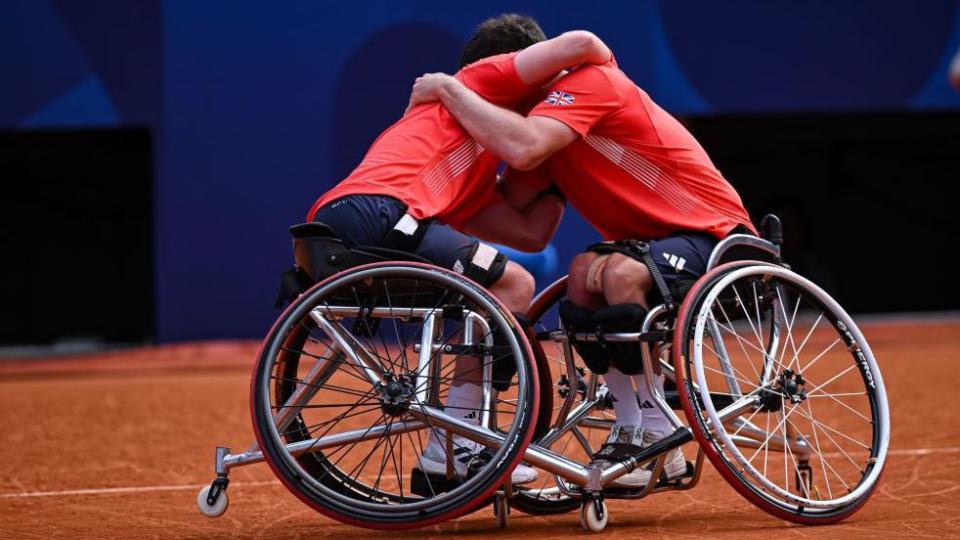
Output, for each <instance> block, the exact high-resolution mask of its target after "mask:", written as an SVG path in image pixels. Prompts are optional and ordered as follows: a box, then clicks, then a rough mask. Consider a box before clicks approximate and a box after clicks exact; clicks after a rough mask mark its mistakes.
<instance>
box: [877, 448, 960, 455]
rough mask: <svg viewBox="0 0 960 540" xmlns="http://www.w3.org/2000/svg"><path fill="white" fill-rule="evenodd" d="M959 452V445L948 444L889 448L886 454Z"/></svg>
mask: <svg viewBox="0 0 960 540" xmlns="http://www.w3.org/2000/svg"><path fill="white" fill-rule="evenodd" d="M957 452H960V446H949V447H945V448H913V449H903V450H890V451H889V452H887V455H888V456H928V455H930V454H955V453H957Z"/></svg>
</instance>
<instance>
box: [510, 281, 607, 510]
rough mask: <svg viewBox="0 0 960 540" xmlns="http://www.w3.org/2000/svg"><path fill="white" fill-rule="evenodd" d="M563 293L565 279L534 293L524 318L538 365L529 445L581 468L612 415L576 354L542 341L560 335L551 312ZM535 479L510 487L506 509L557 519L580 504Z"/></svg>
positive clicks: (555, 483)
mask: <svg viewBox="0 0 960 540" xmlns="http://www.w3.org/2000/svg"><path fill="white" fill-rule="evenodd" d="M566 291H567V288H566V278H562V279H560V280H558V281H557V282H555V283H554V284H552V285H551V286H549V287H548V288H547V289H545V290H544V291H543V292H542V293H540V295H538V296H537V297H536V298H535V299H534V301H533V303H532V304H531V306H530V309H529V310H528V312H527V318H528V319H529V320H530V324H531V327H532V329H533V331H534V333H535V334H536V339H534V340H533V341H532V342H531V347H532V349H533V351H534V354H535V356H536V357H537V358H538V361H539V362H538V364H537V368H538V373H539V375H540V394H541V397H540V415H539V419H538V424H540V429H538V430H537V432H536V435H535V438H534V441H533V443H532V444H536V445H538V446H542V447H544V448H547V449H549V450H551V451H552V452H555V453H558V454H561V455H563V456H565V457H567V458H569V459H572V460H574V461H577V462H579V463H584V464H586V463H588V462H589V461H590V460H591V458H592V455H593V453H594V452H596V451H597V450H599V449H600V446H601V445H602V444H603V443H604V442H605V441H606V437H607V434H608V433H609V431H610V427H611V426H612V425H613V420H614V414H613V410H612V409H610V408H608V407H609V405H610V404H609V403H607V402H606V400H605V399H602V398H603V396H604V395H605V388H604V387H603V385H602V384H601V383H599V382H597V381H595V380H593V378H592V377H591V376H590V373H589V371H588V370H587V369H586V366H585V365H584V363H583V361H582V360H581V359H580V357H579V356H578V355H577V354H576V352H575V351H573V350H572V349H569V350H566V351H565V348H564V346H563V345H562V344H561V343H558V342H554V341H551V340H550V339H549V337H548V336H549V334H550V333H551V332H556V331H559V330H560V329H561V325H560V319H559V314H558V313H557V306H558V304H559V303H560V300H561V299H562V298H563V296H564V295H565V294H566ZM591 385H595V388H593V393H594V394H597V395H599V396H600V398H601V399H598V400H596V402H595V403H594V402H592V401H590V400H589V399H588V394H589V393H590V390H591V389H590V388H589V386H591ZM544 396H547V397H549V399H546V398H545V397H544ZM571 415H576V419H575V420H574V421H573V422H571V423H570V424H567V425H565V424H566V422H565V421H566V420H567V419H571ZM538 473H539V474H538V478H537V480H536V481H535V482H533V483H530V484H525V485H523V486H517V487H516V489H515V491H514V496H513V499H512V500H511V506H512V507H514V508H516V509H518V510H520V511H522V512H525V513H527V514H533V515H547V514H561V513H566V512H573V511H575V510H577V509H579V508H580V506H581V501H580V498H579V497H576V496H570V495H568V494H567V493H566V492H565V491H564V490H563V489H561V488H560V485H559V483H560V482H562V479H559V478H557V477H555V476H554V475H553V474H551V473H549V472H547V471H544V470H538Z"/></svg>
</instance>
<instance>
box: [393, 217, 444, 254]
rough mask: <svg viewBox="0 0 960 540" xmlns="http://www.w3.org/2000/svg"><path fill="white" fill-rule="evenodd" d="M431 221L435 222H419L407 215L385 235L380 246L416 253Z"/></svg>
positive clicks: (427, 220) (426, 220) (428, 220)
mask: <svg viewBox="0 0 960 540" xmlns="http://www.w3.org/2000/svg"><path fill="white" fill-rule="evenodd" d="M431 221H433V220H430V219H425V220H417V219H416V218H414V217H413V216H411V215H410V214H406V213H405V214H403V215H402V216H400V219H398V220H397V222H396V223H394V225H393V228H391V229H390V230H389V231H387V233H386V234H384V235H383V238H382V239H381V240H380V245H381V246H383V247H385V248H389V249H395V250H397V251H405V252H407V253H415V252H416V251H417V248H419V247H420V242H422V241H423V237H424V235H425V234H427V229H428V228H429V227H430V222H431Z"/></svg>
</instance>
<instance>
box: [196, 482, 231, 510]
mask: <svg viewBox="0 0 960 540" xmlns="http://www.w3.org/2000/svg"><path fill="white" fill-rule="evenodd" d="M212 487H213V486H204V487H202V488H200V492H199V493H197V509H198V510H200V513H201V514H203V515H205V516H207V517H209V518H215V517H220V516H222V515H223V513H224V512H226V511H227V505H228V504H229V503H230V501H229V500H228V499H227V492H226V491H224V490H220V494H219V495H218V496H217V499H216V501H214V503H213V504H212V505H211V504H207V496H208V495H209V494H210V488H212Z"/></svg>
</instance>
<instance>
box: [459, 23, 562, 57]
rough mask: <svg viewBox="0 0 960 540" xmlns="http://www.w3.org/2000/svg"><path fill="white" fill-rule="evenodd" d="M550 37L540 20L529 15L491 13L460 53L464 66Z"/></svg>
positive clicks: (524, 47) (517, 49)
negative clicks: (494, 14)
mask: <svg viewBox="0 0 960 540" xmlns="http://www.w3.org/2000/svg"><path fill="white" fill-rule="evenodd" d="M546 39H547V36H545V35H544V34H543V30H542V29H541V28H540V25H539V24H537V21H535V20H533V18H531V17H527V16H526V15H517V14H516V13H505V14H503V15H500V16H499V17H491V18H489V19H487V20H485V21H483V22H482V23H480V26H478V27H477V29H476V30H475V31H474V32H473V36H471V37H470V40H469V41H467V44H466V45H465V46H464V47H463V52H462V53H461V54H460V67H461V68H462V67H464V66H466V65H469V64H472V63H474V62H476V61H477V60H480V59H483V58H486V57H488V56H494V55H497V54H504V53H510V52H515V51H519V50H522V49H526V48H527V47H529V46H530V45H533V44H534V43H539V42H541V41H544V40H546Z"/></svg>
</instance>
